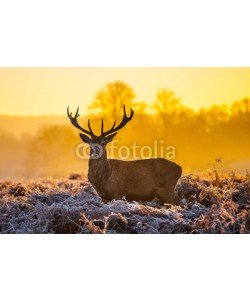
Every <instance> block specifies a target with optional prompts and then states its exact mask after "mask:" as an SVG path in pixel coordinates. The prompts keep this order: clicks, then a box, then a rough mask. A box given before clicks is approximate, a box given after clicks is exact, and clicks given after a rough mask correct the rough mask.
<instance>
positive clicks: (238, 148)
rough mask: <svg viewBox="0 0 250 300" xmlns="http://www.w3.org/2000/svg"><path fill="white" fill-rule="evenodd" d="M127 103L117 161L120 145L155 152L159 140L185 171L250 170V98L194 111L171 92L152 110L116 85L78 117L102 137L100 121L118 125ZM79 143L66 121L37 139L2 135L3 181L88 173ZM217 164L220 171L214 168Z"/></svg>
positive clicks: (162, 93)
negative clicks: (131, 115) (127, 117)
mask: <svg viewBox="0 0 250 300" xmlns="http://www.w3.org/2000/svg"><path fill="white" fill-rule="evenodd" d="M123 104H126V106H127V107H128V108H129V107H132V108H133V109H134V110H135V116H134V118H133V120H132V121H131V122H130V123H129V124H128V125H127V126H126V128H124V129H122V130H121V132H119V133H118V135H117V139H116V142H115V143H116V145H117V147H118V148H116V149H115V152H114V153H115V156H117V154H118V149H119V147H121V146H124V145H127V146H128V147H130V146H131V145H132V144H133V143H136V144H137V145H138V146H145V145H146V146H148V147H151V148H153V147H154V146H153V145H154V142H155V141H156V142H158V145H162V146H163V147H167V146H169V145H170V146H173V147H174V148H175V151H176V152H175V154H176V161H177V162H178V163H179V164H181V165H182V166H183V169H184V171H185V172H196V171H204V172H206V171H207V170H208V169H209V168H214V167H216V168H217V167H218V168H220V170H221V171H228V172H229V171H231V170H235V171H241V172H246V170H247V169H248V168H250V155H249V154H250V140H249V133H250V99H249V98H245V99H243V100H241V101H237V102H235V103H233V104H232V105H222V106H212V107H209V108H206V109H205V108H203V109H200V110H199V111H195V110H193V109H191V108H189V107H186V106H184V105H183V104H182V103H181V100H180V99H178V98H177V97H176V96H175V94H174V93H173V92H172V91H170V90H167V89H163V90H159V91H158V93H157V95H156V99H155V101H154V103H153V104H152V105H147V104H146V103H144V102H136V101H135V94H134V92H133V90H132V89H131V88H130V87H129V86H127V85H126V84H125V83H122V82H115V83H111V84H108V85H107V86H106V87H105V88H104V89H102V90H100V91H99V92H98V93H97V95H96V97H95V99H94V100H93V102H92V104H91V105H90V114H89V116H85V117H80V118H79V122H81V124H82V125H83V126H87V118H90V120H91V124H92V127H93V128H94V130H95V131H96V133H98V132H99V131H100V124H101V118H102V117H104V122H105V128H108V127H109V126H111V125H112V123H113V122H114V119H117V121H119V120H120V118H121V116H122V105H123ZM128 110H129V109H128ZM128 113H129V111H128ZM79 143H80V138H79V136H78V131H77V130H76V129H75V128H73V127H72V126H71V124H70V123H69V121H68V120H67V117H66V116H65V125H62V124H60V125H52V126H43V127H42V128H41V129H40V130H39V131H37V133H36V134H33V135H30V134H24V135H22V136H20V137H15V135H14V134H12V133H9V132H8V133H7V131H4V130H0V176H1V177H22V176H23V177H41V176H55V177H62V176H65V175H68V174H69V173H74V172H81V171H82V172H85V173H86V171H87V163H88V162H87V160H81V159H79V157H77V155H76V147H77V146H78V145H79ZM138 154H140V153H139V152H138ZM159 154H161V153H160V152H159ZM164 155H165V154H164ZM159 156H161V155H159ZM129 159H133V157H131V156H130V157H129ZM215 160H217V162H219V164H218V166H217V165H216V166H215V165H214V161H215Z"/></svg>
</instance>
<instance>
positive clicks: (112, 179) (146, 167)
mask: <svg viewBox="0 0 250 300" xmlns="http://www.w3.org/2000/svg"><path fill="white" fill-rule="evenodd" d="M123 110H124V114H123V119H122V121H121V123H120V124H119V125H117V126H116V122H114V125H113V126H112V128H111V129H109V130H107V131H104V124H103V120H102V126H101V134H100V135H99V136H97V135H95V134H94V132H93V130H92V129H91V126H90V121H89V120H88V130H86V129H84V128H82V127H81V126H80V125H79V123H78V120H77V118H78V117H79V116H80V115H79V107H78V108H77V111H76V114H75V116H72V113H70V112H69V108H68V109H67V114H68V117H69V119H70V121H71V123H72V124H73V125H74V126H75V127H76V128H77V129H79V130H81V131H82V132H83V133H84V134H83V133H80V137H81V139H82V140H83V142H85V143H88V144H89V145H90V160H89V171H88V178H89V181H90V182H91V184H92V185H93V187H94V188H95V190H96V192H97V193H98V194H99V195H100V197H101V198H102V199H103V201H104V202H108V201H111V200H113V199H121V198H122V197H125V198H126V200H127V201H133V200H135V201H151V200H153V199H155V198H157V199H158V200H159V201H160V202H161V203H162V204H165V203H169V204H177V203H176V202H175V201H174V189H175V186H176V183H177V181H178V179H179V178H180V176H181V172H182V169H181V167H180V166H178V165H177V164H175V163H174V162H171V161H168V160H166V159H163V158H156V159H142V160H134V161H122V160H117V159H108V158H107V152H106V146H107V144H108V143H110V142H111V141H112V140H113V138H114V136H115V135H116V134H117V131H118V130H120V129H122V128H123V127H124V126H125V125H126V124H127V123H128V122H129V121H130V120H131V119H132V118H133V116H134V112H133V110H132V109H131V113H130V116H127V115H126V109H125V106H123Z"/></svg>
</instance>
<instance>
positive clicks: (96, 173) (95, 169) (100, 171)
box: [88, 149, 111, 185]
mask: <svg viewBox="0 0 250 300" xmlns="http://www.w3.org/2000/svg"><path fill="white" fill-rule="evenodd" d="M110 172H111V170H110V164H109V161H108V158H107V152H106V149H104V151H103V154H102V156H101V157H100V158H98V159H94V158H90V160H89V172H88V177H89V181H90V182H91V183H92V184H93V185H98V184H100V183H102V182H105V180H106V179H107V178H108V177H109V175H110Z"/></svg>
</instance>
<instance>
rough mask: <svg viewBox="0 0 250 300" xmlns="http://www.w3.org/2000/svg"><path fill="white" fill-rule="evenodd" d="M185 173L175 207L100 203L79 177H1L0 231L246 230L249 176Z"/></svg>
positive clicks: (248, 226)
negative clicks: (7, 178)
mask: <svg viewBox="0 0 250 300" xmlns="http://www.w3.org/2000/svg"><path fill="white" fill-rule="evenodd" d="M215 175H216V176H214V174H210V175H206V176H201V175H184V176H182V177H181V179H180V181H179V183H178V185H177V187H176V193H175V197H176V199H179V201H180V205H179V206H170V205H169V206H159V205H158V204H157V203H155V202H150V203H138V202H132V203H129V202H127V201H126V199H121V200H118V201H111V202H110V203H107V204H104V203H103V202H102V201H101V199H100V198H99V197H98V195H97V194H96V192H95V191H94V189H93V188H92V186H91V185H90V183H89V182H88V181H87V180H86V178H85V177H84V176H81V175H78V174H74V175H71V176H70V177H69V178H66V179H62V180H56V179H38V180H29V181H27V180H22V181H0V232H1V233H249V232H250V214H249V207H250V178H249V175H246V176H243V175H236V174H233V173H232V174H230V175H220V176H219V175H218V174H217V173H216V174H215Z"/></svg>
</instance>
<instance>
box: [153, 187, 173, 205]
mask: <svg viewBox="0 0 250 300" xmlns="http://www.w3.org/2000/svg"><path fill="white" fill-rule="evenodd" d="M156 197H157V198H158V199H159V201H160V203H161V204H162V205H164V204H172V205H176V204H177V203H175V201H174V189H173V188H172V187H167V188H166V187H165V188H162V189H160V190H158V191H157V193H156Z"/></svg>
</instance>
